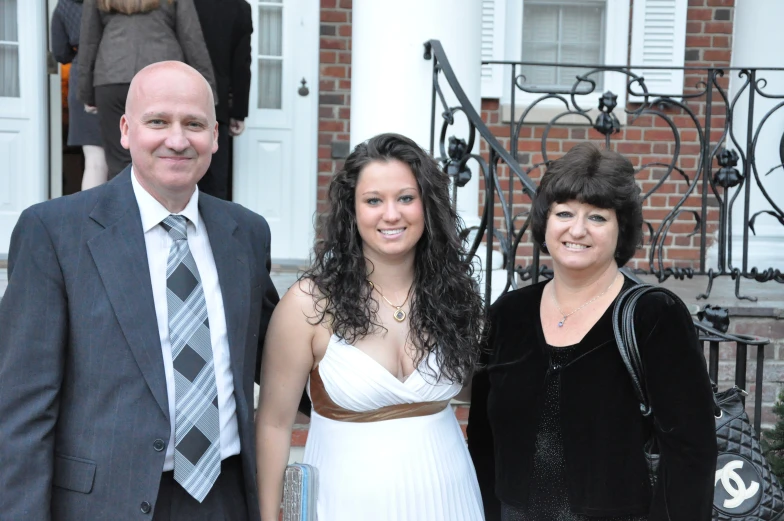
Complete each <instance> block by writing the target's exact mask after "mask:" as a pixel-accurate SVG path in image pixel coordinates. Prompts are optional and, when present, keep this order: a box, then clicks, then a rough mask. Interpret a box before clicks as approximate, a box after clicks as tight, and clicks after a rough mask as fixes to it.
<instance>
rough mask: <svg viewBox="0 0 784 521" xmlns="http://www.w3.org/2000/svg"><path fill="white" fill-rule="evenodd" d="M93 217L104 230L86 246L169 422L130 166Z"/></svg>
mask: <svg viewBox="0 0 784 521" xmlns="http://www.w3.org/2000/svg"><path fill="white" fill-rule="evenodd" d="M90 217H91V218H92V219H93V220H94V221H95V222H97V223H98V224H100V225H101V226H103V227H104V230H103V231H102V232H100V233H98V235H96V236H95V237H93V238H92V239H90V240H89V241H88V242H87V246H88V247H89V248H90V253H91V254H92V256H93V260H94V261H95V265H96V266H97V268H98V273H99V274H100V277H101V280H102V281H103V284H104V287H105V288H106V293H107V294H108V296H109V301H110V302H111V304H112V307H113V308H114V312H115V315H116V316H117V321H118V322H119V323H120V328H121V329H122V332H123V334H124V335H125V338H126V340H127V341H128V345H129V346H130V348H131V351H132V352H133V356H134V357H135V358H136V363H137V364H138V365H139V369H140V370H141V372H142V374H143V375H144V379H145V380H146V382H147V385H148V386H149V387H150V390H151V391H152V394H153V396H154V397H155V400H156V401H157V402H158V405H159V406H160V407H161V410H162V411H163V413H164V415H165V416H166V418H167V419H168V420H169V421H171V419H170V418H169V406H168V398H167V394H166V375H165V373H164V369H163V354H162V352H161V341H160V337H159V335H158V320H157V317H156V314H155V302H154V299H153V294H152V283H151V282H150V270H149V265H148V263H147V248H146V246H145V242H144V231H143V230H142V222H141V216H140V214H139V206H138V204H137V203H136V198H135V197H134V195H133V187H132V186H131V177H130V167H129V168H126V169H125V170H124V171H123V172H122V173H120V174H119V175H118V176H117V178H115V179H114V180H112V181H111V182H110V183H109V184H108V185H107V186H106V193H105V195H104V197H103V198H102V199H101V200H100V201H99V202H98V204H97V205H96V206H95V208H94V209H93V211H92V212H91V214H90Z"/></svg>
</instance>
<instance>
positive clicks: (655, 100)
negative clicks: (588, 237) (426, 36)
mask: <svg viewBox="0 0 784 521" xmlns="http://www.w3.org/2000/svg"><path fill="white" fill-rule="evenodd" d="M425 47H426V57H427V58H430V57H431V56H432V59H433V112H432V119H431V122H432V125H433V130H434V132H433V134H434V135H435V134H436V133H435V130H436V128H435V126H436V124H437V118H436V112H437V106H438V105H439V104H440V109H441V121H440V125H441V131H440V139H439V142H438V152H440V157H441V159H442V161H444V163H445V164H447V165H448V166H449V168H450V169H451V170H450V172H452V173H453V175H455V179H456V181H457V182H456V184H455V186H460V185H462V184H465V182H467V180H468V178H470V171H469V168H470V167H468V166H467V165H468V164H469V162H472V161H475V162H476V163H478V166H479V171H480V175H481V176H482V178H483V179H484V181H485V194H484V195H485V197H484V204H485V206H484V213H483V216H482V222H481V224H480V226H479V228H478V229H477V231H479V232H481V233H479V234H477V235H486V237H487V241H486V242H485V244H486V245H488V247H490V245H492V244H493V241H497V242H498V246H497V248H498V249H499V251H501V253H502V254H503V255H504V259H505V269H506V271H507V278H508V280H509V283H510V284H509V285H514V279H515V274H516V275H517V276H518V277H521V278H522V279H523V280H526V279H529V278H534V279H536V278H537V277H538V276H539V275H540V274H541V273H542V272H545V273H546V272H547V269H546V268H542V267H540V265H539V260H538V253H537V252H536V251H535V250H534V251H533V252H532V253H531V255H530V256H528V255H520V252H519V251H518V246H519V245H520V238H521V237H522V235H523V234H524V232H525V231H526V230H527V227H528V213H527V206H526V204H524V203H520V202H519V199H520V196H521V195H522V196H523V198H525V197H528V198H530V196H531V195H532V194H533V193H534V190H535V184H534V183H533V181H532V180H531V176H533V175H534V174H537V173H540V172H541V171H542V169H543V168H545V167H546V165H547V163H548V161H549V159H550V157H551V156H552V155H553V153H552V152H551V151H549V150H548V143H549V141H550V140H551V137H550V136H551V135H552V133H553V130H554V129H556V128H575V127H576V126H575V125H574V124H563V121H565V120H566V119H568V118H571V119H572V120H574V119H577V120H580V121H581V122H582V126H581V127H578V128H583V129H589V130H590V129H593V130H595V131H596V132H597V133H598V134H596V135H600V136H601V137H602V139H603V141H604V143H605V146H607V147H608V148H614V147H616V146H617V145H618V144H619V143H620V141H619V140H617V139H614V138H615V137H616V136H617V135H618V134H619V133H620V132H621V130H623V129H632V128H634V129H640V130H658V131H659V137H658V139H660V140H661V141H659V143H661V144H666V145H667V149H668V151H667V152H666V153H664V154H662V153H648V154H646V155H648V156H657V157H655V159H657V160H653V161H647V160H642V161H641V164H639V165H638V167H637V169H636V174H637V175H638V179H640V180H641V179H642V178H646V177H647V178H648V179H646V181H652V182H647V183H646V184H647V185H649V186H650V185H652V186H650V187H649V188H647V189H644V194H643V197H644V200H646V201H647V200H650V199H651V198H652V197H654V196H656V195H661V194H662V193H663V192H664V190H665V188H666V189H668V190H672V189H673V185H676V186H675V187H676V188H677V192H676V194H677V196H678V200H677V202H675V203H674V204H672V205H670V206H669V207H667V208H666V210H667V212H666V215H664V216H663V217H659V218H658V219H657V218H654V217H657V216H656V215H654V212H650V211H646V213H645V215H646V220H645V226H646V228H647V233H646V239H645V248H646V250H647V267H644V268H641V265H640V264H639V263H638V265H637V268H636V271H637V272H638V273H648V274H653V275H655V276H656V277H657V279H658V280H659V281H660V282H661V281H664V280H666V279H668V278H670V277H674V278H677V279H683V278H692V277H693V276H694V275H696V274H699V275H705V276H706V278H707V289H706V291H705V293H704V294H703V295H701V297H702V298H707V297H708V296H709V295H710V292H711V288H712V284H713V281H714V279H716V278H717V277H722V276H728V277H731V278H732V279H733V280H734V281H735V294H736V297H737V298H740V299H748V300H756V299H755V297H753V296H747V295H742V294H741V291H740V281H741V279H753V280H756V281H758V282H767V281H776V282H779V283H784V274H782V272H781V271H780V270H779V269H777V268H774V267H769V266H753V265H752V263H753V259H750V257H749V241H750V232H751V233H752V234H753V233H754V231H755V225H756V224H757V223H758V221H759V220H760V219H769V220H770V221H771V222H774V223H776V222H777V223H778V224H780V225H784V211H782V209H781V205H780V203H777V202H776V200H775V199H774V197H773V196H772V194H771V193H770V189H769V188H768V189H766V184H765V177H766V176H767V175H769V174H771V173H773V172H775V171H776V170H778V169H779V168H782V166H784V165H783V163H784V133H782V130H781V129H780V128H775V126H774V125H772V124H771V121H774V119H775V120H776V122H778V116H784V111H782V113H781V114H777V113H778V111H779V109H781V108H782V107H783V106H784V92H781V93H770V92H767V90H766V86H767V84H768V82H767V80H766V79H765V75H766V74H771V75H772V74H778V73H782V72H784V69H772V68H738V67H734V68H717V67H714V68H697V67H681V68H677V69H672V68H664V67H646V71H660V70H668V71H671V70H678V71H684V73H685V74H687V83H688V81H690V80H694V83H695V85H694V86H693V87H688V88H686V89H684V90H683V91H682V92H679V93H675V94H667V93H659V92H651V91H649V88H648V86H647V84H646V82H645V77H644V76H642V75H640V74H638V73H636V72H634V71H636V70H638V69H639V68H638V67H633V66H623V67H616V66H593V65H580V64H555V63H537V62H506V61H490V62H483V64H484V65H491V66H495V67H497V68H505V69H506V74H505V77H508V78H510V83H509V85H508V92H509V101H510V107H511V108H510V109H509V112H510V115H509V117H508V134H509V136H510V137H509V139H508V142H509V147H508V149H507V148H506V147H504V146H502V145H501V143H500V141H499V139H497V138H496V137H495V136H493V134H492V133H491V132H490V130H489V129H488V128H487V126H486V125H485V123H484V122H483V121H482V118H481V117H480V115H479V114H478V113H477V111H476V110H475V109H474V108H473V107H472V106H471V103H470V101H469V100H468V98H467V97H466V96H465V93H464V92H463V91H462V88H461V87H460V85H459V82H458V81H457V79H456V77H455V75H454V73H453V71H452V69H451V67H450V65H449V61H448V58H447V57H446V55H445V53H444V50H443V47H441V45H440V42H438V41H436V40H431V41H429V42H427V43H426V44H425ZM534 66H535V67H551V68H555V67H569V68H570V69H579V70H582V71H584V72H583V73H582V74H578V75H576V78H575V81H574V84H573V85H571V86H568V87H560V88H559V87H547V88H540V87H536V86H532V85H530V84H528V83H526V79H525V76H524V75H522V74H521V71H522V70H523V68H525V67H529V68H530V67H534ZM496 73H498V71H496ZM609 75H615V76H616V77H617V76H622V77H623V78H624V81H623V84H624V85H625V89H626V92H625V93H624V94H625V96H622V98H625V99H627V100H628V101H627V102H626V104H625V107H623V109H622V110H619V112H621V113H622V116H623V117H622V118H621V119H622V120H623V121H621V119H619V118H618V116H617V114H616V109H618V101H617V100H618V96H617V95H616V94H614V93H612V92H609V91H607V92H605V93H601V92H599V91H598V89H597V84H599V83H601V80H602V79H603V78H605V77H608V76H609ZM727 75H735V76H736V77H737V78H738V80H739V81H738V83H737V85H733V91H734V93H733V95H732V96H730V94H729V92H728V91H729V89H728V88H727V87H726V83H727V81H726V78H725V76H727ZM442 80H446V84H447V85H448V88H449V89H450V90H451V92H452V93H453V94H454V96H455V97H456V98H457V104H456V105H452V106H450V105H448V104H447V102H446V97H445V96H444V89H445V88H447V85H444V82H443V81H442ZM616 83H617V82H616ZM522 95H525V96H526V107H525V109H524V110H523V111H522V114H521V115H520V116H519V117H517V115H516V111H515V107H516V102H517V101H518V100H519V99H520V96H522ZM760 98H765V99H767V100H772V101H773V102H774V105H773V106H772V107H769V108H767V110H766V111H764V112H763V113H760V112H762V111H760V110H759V109H758V108H755V104H757V103H758V100H759V99H760ZM597 102H598V107H599V110H598V111H596V110H595V109H593V107H589V106H588V105H587V103H592V104H593V103H597ZM543 106H546V107H547V108H548V109H549V110H550V111H551V112H552V110H553V107H554V106H556V110H557V113H556V114H555V115H553V116H552V117H550V119H549V121H546V122H539V121H536V122H532V121H531V115H532V114H535V113H536V111H537V109H540V108H542V107H543ZM558 107H560V109H558ZM740 107H742V108H740ZM460 113H463V114H464V116H465V118H466V119H467V120H468V123H469V134H468V139H458V138H457V137H455V136H454V135H450V130H452V131H454V124H455V120H456V119H457V118H458V117H459V114H460ZM640 121H650V122H651V123H650V124H649V125H647V126H640V125H637V126H635V125H636V123H637V122H640ZM740 124H743V126H744V127H745V128H744V130H745V134H746V135H745V136H740V137H739V136H738V135H737V134H738V132H737V131H736V128H737V127H738V126H739V125H740ZM531 127H537V128H539V129H540V132H539V133H540V134H541V137H532V138H530V139H531V140H538V147H537V148H538V151H537V152H538V153H539V154H538V155H540V156H541V157H540V158H539V160H537V161H525V160H524V159H523V160H521V156H522V155H523V153H521V151H520V150H519V144H520V143H521V142H522V141H524V140H523V139H522V138H521V135H522V134H525V135H534V134H533V133H531V132H530V128H531ZM661 132H664V133H666V134H667V135H668V136H671V137H670V138H669V139H663V140H662V137H661ZM477 133H478V134H479V135H480V137H481V139H482V140H483V141H484V142H485V146H486V155H484V156H482V155H481V153H476V152H474V153H470V152H471V151H472V150H474V147H473V145H474V142H475V140H476V134H477ZM770 133H775V134H776V136H777V137H780V138H781V139H777V140H776V142H777V144H779V145H780V146H779V148H778V149H777V150H775V151H773V152H775V157H776V162H775V163H774V164H773V165H770V164H768V165H762V164H761V163H760V162H759V159H758V158H759V155H760V154H759V152H760V150H759V143H760V136H761V135H769V134H770ZM687 146H689V147H690V148H692V149H696V150H697V153H696V154H685V153H684V152H683V150H684V149H685V148H686V147H687ZM431 149H433V152H435V151H436V150H435V144H434V143H431ZM765 152H767V153H768V155H770V152H771V151H770V150H767V151H765ZM559 153H560V151H559ZM529 157H530V154H529ZM665 158H666V161H664V160H658V159H665ZM643 159H644V158H643ZM687 159H688V160H689V162H690V163H693V164H689V165H686V164H685V163H686V160H687ZM501 165H503V167H502V166H501ZM504 169H508V170H509V174H508V175H503V176H499V172H500V171H501V170H504ZM760 169H764V170H765V172H764V175H761V174H760ZM502 181H503V182H502ZM677 185H681V186H680V187H678V186H677ZM752 188H754V189H755V190H756V191H758V192H759V194H760V195H759V197H760V199H761V200H762V201H763V205H764V207H762V208H759V209H757V210H756V211H754V212H753V213H752V211H751V204H750V199H751V193H752ZM670 200H672V196H671V197H670ZM656 207H658V208H661V205H660V204H657V205H656ZM651 209H653V207H652V206H651ZM490 210H494V211H492V212H491V211H490ZM496 213H498V214H500V216H499V225H498V226H496V225H495V223H494V221H493V219H491V217H493V216H495V215H496ZM739 213H740V214H741V215H740V217H739V216H738V214H739ZM737 219H741V223H742V226H740V227H738V226H735V227H733V222H734V221H736V220H737ZM676 224H679V225H680V228H683V225H684V224H688V225H689V228H690V229H689V230H687V231H684V230H682V229H681V230H679V232H678V233H674V232H673V230H674V225H676ZM736 224H737V223H736ZM739 228H740V229H742V237H740V238H738V237H737V236H736V235H735V234H733V230H736V231H737V229H739ZM675 237H685V238H688V239H687V241H689V244H691V246H689V247H688V248H691V249H692V250H693V251H695V252H698V254H697V256H698V259H697V260H695V261H694V262H688V261H677V260H676V261H668V260H667V259H666V258H667V255H668V253H672V252H673V251H674V250H671V248H674V247H676V246H677V248H676V249H678V250H679V251H683V248H682V245H675ZM692 238H694V239H692ZM692 241H693V244H692ZM738 242H740V244H738ZM493 247H496V246H495V245H493ZM688 248H687V249H688ZM521 258H523V259H525V263H526V265H525V266H522V265H520V264H519V263H518V262H517V260H518V259H521ZM529 259H530V260H529ZM488 260H489V258H488ZM642 265H643V266H644V265H645V263H643V264H642Z"/></svg>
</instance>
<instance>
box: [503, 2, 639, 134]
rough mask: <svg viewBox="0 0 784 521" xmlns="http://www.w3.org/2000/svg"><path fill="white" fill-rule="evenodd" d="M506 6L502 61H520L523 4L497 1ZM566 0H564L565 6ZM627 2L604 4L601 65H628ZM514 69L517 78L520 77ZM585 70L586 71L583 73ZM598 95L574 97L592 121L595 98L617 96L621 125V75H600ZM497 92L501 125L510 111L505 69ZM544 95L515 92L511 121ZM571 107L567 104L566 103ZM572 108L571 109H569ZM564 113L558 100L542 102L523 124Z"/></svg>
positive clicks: (623, 86) (569, 119)
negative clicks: (503, 59) (608, 95)
mask: <svg viewBox="0 0 784 521" xmlns="http://www.w3.org/2000/svg"><path fill="white" fill-rule="evenodd" d="M497 1H502V2H506V4H505V10H506V13H505V14H506V24H505V27H504V28H503V31H504V34H505V38H504V49H503V51H504V53H503V54H504V57H505V59H506V60H510V61H523V57H522V53H523V5H524V2H525V0H497ZM568 2H569V0H565V3H568ZM630 5H631V0H606V5H605V18H604V27H605V31H604V35H605V39H604V42H602V45H603V49H604V64H605V65H623V66H625V65H626V64H627V63H628V56H629V29H630V24H629V18H630ZM526 61H537V60H535V59H532V58H531V57H526ZM519 69H520V68H519V67H518V68H517V74H519V73H520V70H519ZM588 70H589V69H586V72H587V71H588ZM603 80H604V81H603V84H604V86H603V87H602V91H601V92H599V91H598V90H597V91H595V92H592V93H591V94H589V95H583V96H576V100H577V102H578V103H579V104H580V106H581V107H582V108H586V109H588V108H590V109H591V110H590V113H589V116H591V117H592V118H595V116H596V114H597V113H598V103H599V97H600V96H601V94H602V93H604V92H606V91H608V90H609V91H612V92H613V93H614V94H616V95H617V96H618V106H617V107H616V108H615V110H614V112H613V113H614V114H615V115H616V116H617V117H618V118H619V120H621V123H622V124H623V123H625V117H624V112H623V108H624V107H625V105H626V84H627V80H628V77H627V76H626V75H625V74H621V73H604V78H603ZM502 82H503V85H502V88H501V98H500V101H501V116H502V120H503V121H509V117H510V114H511V109H512V106H511V105H512V96H511V86H510V82H511V67H510V66H505V67H504V70H503V77H502ZM543 95H544V94H530V93H527V92H523V91H521V90H519V89H518V90H517V91H516V92H515V105H516V107H515V111H514V114H515V120H517V119H519V117H520V116H521V115H522V114H523V112H524V111H525V109H526V108H528V107H529V106H530V105H531V104H532V103H534V102H535V101H536V100H537V99H539V98H540V97H541V96H543ZM570 105H571V103H570ZM572 108H573V107H572ZM564 110H565V107H564V104H563V103H562V102H560V101H558V100H554V99H549V100H544V101H542V102H540V103H538V104H537V105H536V108H535V109H534V110H532V111H531V112H530V113H529V114H528V117H527V118H526V121H527V122H531V123H542V122H549V121H550V120H551V119H552V118H553V117H555V116H556V115H558V114H560V113H562V112H563V111H564ZM558 123H571V124H587V120H586V119H585V118H582V117H575V116H567V117H564V118H561V119H559V120H558Z"/></svg>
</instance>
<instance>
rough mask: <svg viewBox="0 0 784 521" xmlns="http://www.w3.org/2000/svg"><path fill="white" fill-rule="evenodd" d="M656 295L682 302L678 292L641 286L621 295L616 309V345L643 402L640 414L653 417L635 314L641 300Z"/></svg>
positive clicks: (614, 312) (659, 287)
mask: <svg viewBox="0 0 784 521" xmlns="http://www.w3.org/2000/svg"><path fill="white" fill-rule="evenodd" d="M653 292H659V293H664V294H665V295H668V296H669V297H670V298H672V299H673V300H675V301H676V302H681V300H680V298H679V297H678V296H677V295H676V294H675V293H673V292H672V291H670V290H668V289H665V288H662V287H661V286H654V285H652V284H638V285H636V286H632V287H631V288H629V289H627V290H626V291H624V292H623V293H621V294H620V296H619V297H618V300H616V301H615V306H614V307H613V333H614V334H615V342H616V344H618V352H619V353H620V355H621V359H622V360H623V364H624V365H625V366H626V370H627V371H628V372H629V376H630V377H631V380H632V387H633V388H634V394H635V396H636V397H637V401H639V402H640V412H641V413H642V415H643V416H645V417H648V416H651V415H652V414H653V410H652V408H651V404H650V402H649V401H648V396H647V393H646V390H645V389H646V387H645V370H644V368H643V364H642V356H641V355H640V349H639V346H638V345H637V335H636V333H635V330H634V312H635V309H636V308H637V302H638V301H639V300H640V298H641V297H642V296H643V295H646V294H648V293H653Z"/></svg>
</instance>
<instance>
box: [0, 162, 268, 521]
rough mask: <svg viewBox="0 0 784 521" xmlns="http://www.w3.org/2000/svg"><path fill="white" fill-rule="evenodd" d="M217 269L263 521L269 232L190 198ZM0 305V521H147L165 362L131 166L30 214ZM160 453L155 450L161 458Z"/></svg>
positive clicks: (254, 512)
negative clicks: (259, 424)
mask: <svg viewBox="0 0 784 521" xmlns="http://www.w3.org/2000/svg"><path fill="white" fill-rule="evenodd" d="M199 211H200V213H201V216H202V218H203V219H204V222H205V224H206V227H207V231H208V234H209V237H210V244H211V246H212V250H213V254H214V257H215V265H216V267H217V271H218V279H219V281H220V286H221V292H222V294H223V303H224V308H225V313H226V326H227V332H228V339H229V349H230V356H231V368H232V373H233V375H234V393H235V399H236V404H237V421H238V423H239V434H240V443H241V454H240V456H241V459H242V464H243V471H244V475H245V494H246V497H247V500H248V509H249V511H250V512H251V519H254V520H256V519H258V518H259V513H258V500H257V492H256V477H255V476H256V470H255V469H256V459H255V444H254V428H253V381H254V375H255V374H256V369H257V366H258V361H259V360H260V358H259V354H260V349H261V344H262V342H263V340H264V334H265V331H266V327H267V323H268V321H269V316H270V314H271V312H272V308H273V307H274V305H275V304H276V303H277V300H278V295H277V293H276V291H275V288H274V286H273V285H272V282H271V280H270V277H269V269H270V258H269V246H270V234H269V228H268V226H267V223H266V221H265V220H264V219H263V218H262V217H260V216H258V215H256V214H254V213H253V212H250V211H249V210H247V209H245V208H243V207H241V206H239V205H237V204H234V203H229V202H226V201H221V200H219V199H216V198H214V197H210V196H208V195H205V194H199ZM8 261H9V262H8V274H9V279H8V288H7V290H6V293H5V296H4V297H3V299H2V301H0V518H1V519H3V521H48V520H53V521H93V520H94V521H106V520H112V521H122V520H126V519H127V520H135V519H143V518H147V519H151V516H150V517H147V516H144V515H142V514H141V512H140V505H141V503H142V502H143V501H147V502H149V503H151V504H153V506H154V504H155V499H156V497H157V493H158V486H159V482H160V478H161V473H162V469H163V461H164V455H165V450H160V449H161V447H160V441H159V442H158V443H155V442H156V440H163V441H165V442H166V443H168V440H169V434H170V430H169V429H170V418H169V408H168V401H167V394H166V379H165V376H164V369H163V357H162V354H161V345H160V340H159V338H158V326H157V322H156V316H155V307H154V302H153V296H152V286H151V283H150V276H149V268H148V265H147V253H146V249H145V242H144V235H143V231H142V225H141V218H140V215H139V208H138V205H137V203H136V199H135V197H134V195H133V189H132V186H131V179H130V169H126V170H125V171H123V172H122V173H121V174H120V175H118V176H117V177H116V178H115V179H113V180H112V181H111V182H109V183H107V184H104V185H102V186H100V187H98V188H95V189H92V190H88V191H86V192H81V193H78V194H75V195H73V196H68V197H62V198H59V199H55V200H52V201H48V202H45V203H41V204H38V205H35V206H33V207H31V208H28V209H27V210H25V212H24V213H23V214H22V216H21V217H20V219H19V222H18V224H17V226H16V228H15V229H14V232H13V235H12V238H11V250H10V254H9V259H8ZM156 449H158V450H156Z"/></svg>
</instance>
